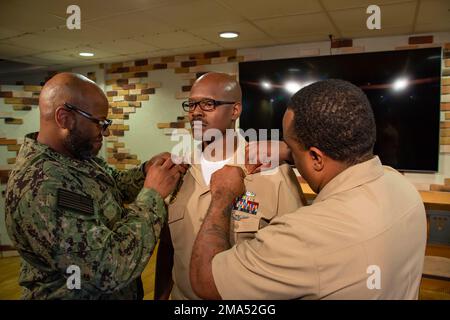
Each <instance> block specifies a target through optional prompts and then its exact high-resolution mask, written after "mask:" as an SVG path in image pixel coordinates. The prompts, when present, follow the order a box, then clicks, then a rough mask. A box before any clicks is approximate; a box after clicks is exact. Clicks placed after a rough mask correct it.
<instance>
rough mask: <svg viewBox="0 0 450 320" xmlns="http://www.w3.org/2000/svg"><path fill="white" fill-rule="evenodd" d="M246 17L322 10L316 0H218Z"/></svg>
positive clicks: (259, 17) (268, 16) (258, 17)
mask: <svg viewBox="0 0 450 320" xmlns="http://www.w3.org/2000/svg"><path fill="white" fill-rule="evenodd" d="M218 2H221V3H223V4H225V5H227V6H228V7H230V8H231V9H233V10H234V11H236V12H237V13H239V14H240V15H242V16H244V17H246V18H248V19H261V18H270V17H276V16H284V15H297V14H304V13H313V12H319V11H322V7H321V6H320V4H319V2H318V1H317V0H303V1H299V0H278V1H264V3H262V2H261V0H245V1H242V0H218Z"/></svg>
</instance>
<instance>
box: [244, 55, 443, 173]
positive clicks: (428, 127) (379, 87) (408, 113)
mask: <svg viewBox="0 0 450 320" xmlns="http://www.w3.org/2000/svg"><path fill="white" fill-rule="evenodd" d="M441 60H442V49H441V48H427V49H417V50H401V51H400V50H399V51H386V52H373V53H358V54H346V55H334V56H319V57H308V58H293V59H281V60H266V61H252V62H241V63H239V81H240V84H241V86H242V91H243V112H242V115H241V118H240V127H241V128H242V129H244V130H246V129H249V128H254V129H280V130H282V118H283V114H284V112H285V110H286V108H287V104H288V102H289V99H290V97H291V96H292V95H293V94H294V93H295V92H296V91H297V90H299V89H300V88H302V87H304V86H306V85H308V84H311V83H313V82H316V81H319V80H323V79H330V78H335V79H344V80H347V81H350V82H352V83H353V84H355V85H357V86H359V87H360V88H361V89H362V90H363V91H364V92H365V93H366V95H367V96H368V98H369V100H370V103H371V105H372V108H373V111H374V114H375V119H376V125H377V142H376V145H375V150H374V153H375V154H377V155H378V156H379V157H380V159H381V161H382V163H383V164H385V165H389V166H392V167H394V168H396V169H398V170H401V171H425V172H435V171H438V162H439V126H440V83H441ZM280 137H282V133H281V134H280Z"/></svg>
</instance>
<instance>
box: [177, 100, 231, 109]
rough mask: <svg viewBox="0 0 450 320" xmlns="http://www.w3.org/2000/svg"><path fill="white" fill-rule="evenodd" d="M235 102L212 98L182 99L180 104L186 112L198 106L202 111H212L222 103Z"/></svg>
mask: <svg viewBox="0 0 450 320" xmlns="http://www.w3.org/2000/svg"><path fill="white" fill-rule="evenodd" d="M235 103H236V102H231V101H218V100H213V99H202V100H200V101H189V100H188V101H183V103H182V104H181V105H182V106H183V110H184V111H186V112H193V111H194V110H195V108H196V107H197V105H198V106H200V109H202V110H203V111H213V110H215V109H216V107H218V106H220V105H224V104H235Z"/></svg>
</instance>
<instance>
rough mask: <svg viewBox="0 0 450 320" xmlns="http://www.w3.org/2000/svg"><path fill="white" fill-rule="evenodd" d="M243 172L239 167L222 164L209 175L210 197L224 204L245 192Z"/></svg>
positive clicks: (229, 202)
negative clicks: (221, 166)
mask: <svg viewBox="0 0 450 320" xmlns="http://www.w3.org/2000/svg"><path fill="white" fill-rule="evenodd" d="M244 178H245V174H244V171H242V169H241V168H240V167H235V166H224V167H223V168H222V169H220V170H217V171H216V172H214V173H213V175H212V176H211V185H210V187H211V198H212V200H213V201H222V202H223V203H224V204H225V205H229V204H231V202H232V201H233V200H234V199H235V198H236V197H239V196H240V195H241V194H243V193H244V192H245V185H244Z"/></svg>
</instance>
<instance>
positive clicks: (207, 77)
mask: <svg viewBox="0 0 450 320" xmlns="http://www.w3.org/2000/svg"><path fill="white" fill-rule="evenodd" d="M198 91H202V92H204V91H208V92H209V93H210V95H211V97H210V98H212V99H214V98H215V99H217V97H220V99H221V100H227V101H236V102H240V101H241V99H242V92H241V86H240V85H239V83H238V82H237V81H236V80H235V79H234V78H233V77H232V76H230V75H228V74H226V73H219V72H209V73H206V74H204V75H202V76H201V77H200V78H198V79H197V80H196V81H195V82H194V84H193V85H192V88H191V95H194V94H195V93H196V92H198Z"/></svg>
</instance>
